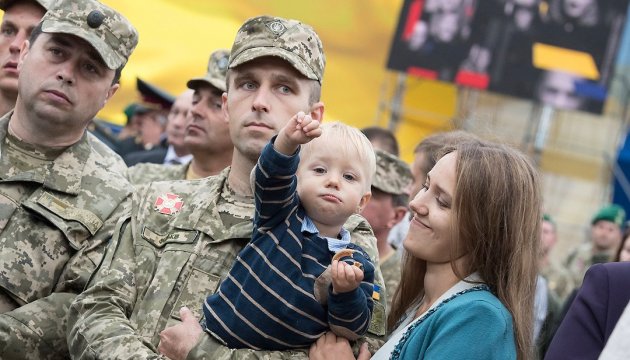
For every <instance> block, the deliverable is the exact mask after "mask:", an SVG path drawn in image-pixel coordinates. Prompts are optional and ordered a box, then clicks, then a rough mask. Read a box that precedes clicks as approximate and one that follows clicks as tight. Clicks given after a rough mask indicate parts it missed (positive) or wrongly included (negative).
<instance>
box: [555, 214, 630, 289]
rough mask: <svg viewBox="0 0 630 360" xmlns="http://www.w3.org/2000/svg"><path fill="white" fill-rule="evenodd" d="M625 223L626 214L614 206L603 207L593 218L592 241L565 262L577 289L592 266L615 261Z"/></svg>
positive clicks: (578, 248)
mask: <svg viewBox="0 0 630 360" xmlns="http://www.w3.org/2000/svg"><path fill="white" fill-rule="evenodd" d="M625 221H626V212H625V211H624V209H623V208H622V207H621V206H619V205H614V204H613V205H607V206H604V207H602V208H601V209H599V211H598V212H597V213H596V214H595V216H593V219H592V220H591V239H590V241H589V242H587V243H584V244H582V245H580V246H578V247H577V248H575V249H574V250H573V251H572V252H571V253H570V254H569V256H568V257H567V259H566V261H565V264H566V267H567V269H568V270H569V272H570V273H571V275H572V276H573V282H574V284H575V285H576V287H579V286H581V284H582V280H583V279H584V274H586V270H588V268H589V267H590V266H591V265H593V264H597V263H605V262H609V261H613V257H614V256H615V252H616V251H617V249H618V248H619V246H620V245H621V239H622V236H623V229H622V226H623V224H624V222H625Z"/></svg>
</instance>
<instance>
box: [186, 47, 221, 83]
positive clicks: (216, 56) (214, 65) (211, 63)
mask: <svg viewBox="0 0 630 360" xmlns="http://www.w3.org/2000/svg"><path fill="white" fill-rule="evenodd" d="M229 59H230V52H229V51H228V50H225V49H219V50H215V51H214V52H213V53H212V54H210V59H209V60H208V72H207V73H206V75H205V76H203V77H197V78H193V79H190V80H188V83H187V84H186V85H187V86H188V88H190V89H193V90H196V89H197V88H198V87H199V86H200V85H202V84H210V85H212V86H214V87H215V88H217V89H219V90H221V91H225V75H226V74H227V69H228V61H229Z"/></svg>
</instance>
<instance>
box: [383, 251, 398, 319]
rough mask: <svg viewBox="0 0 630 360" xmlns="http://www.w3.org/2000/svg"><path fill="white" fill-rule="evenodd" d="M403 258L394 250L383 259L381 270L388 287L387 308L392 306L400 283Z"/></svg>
mask: <svg viewBox="0 0 630 360" xmlns="http://www.w3.org/2000/svg"><path fill="white" fill-rule="evenodd" d="M400 267H401V259H400V256H399V254H398V253H397V252H396V251H395V250H392V252H390V253H389V256H387V257H386V258H385V259H381V272H382V273H383V278H384V279H385V288H386V289H387V310H388V311H389V309H391V308H392V298H393V296H394V292H395V291H396V289H397V288H398V284H399V283H400Z"/></svg>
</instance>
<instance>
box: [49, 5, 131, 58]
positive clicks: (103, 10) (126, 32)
mask: <svg viewBox="0 0 630 360" xmlns="http://www.w3.org/2000/svg"><path fill="white" fill-rule="evenodd" d="M41 24H42V31H43V32H45V33H64V34H70V35H75V36H78V37H80V38H82V39H84V40H85V41H87V42H88V43H89V44H90V45H92V46H93V47H94V49H95V50H96V51H97V52H98V53H99V55H101V57H102V58H103V61H104V62H105V64H106V65H107V67H108V68H110V69H112V70H115V69H118V68H119V67H121V66H123V65H125V64H126V63H127V60H128V59H129V56H130V55H131V53H132V52H133V49H134V48H135V47H136V45H137V44H138V32H137V31H136V29H135V28H134V27H133V25H131V23H130V22H129V21H128V20H127V19H126V18H125V17H123V16H122V15H121V14H120V13H118V12H117V11H116V10H114V9H112V8H110V7H108V6H105V5H103V4H101V3H99V2H98V1H96V0H82V1H76V0H57V1H55V3H54V5H53V7H51V8H50V9H48V12H47V13H46V15H44V17H43V18H42V22H41Z"/></svg>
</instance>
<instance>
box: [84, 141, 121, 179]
mask: <svg viewBox="0 0 630 360" xmlns="http://www.w3.org/2000/svg"><path fill="white" fill-rule="evenodd" d="M87 141H88V143H89V144H90V146H91V147H92V150H93V154H94V161H95V163H97V164H99V165H102V166H103V167H104V168H105V169H107V171H108V172H115V173H117V174H120V175H122V176H123V177H126V176H127V165H126V164H125V162H124V161H123V159H122V158H121V157H120V155H118V154H117V153H116V152H115V151H114V150H112V149H111V148H110V147H109V146H107V145H105V143H103V142H102V141H101V140H99V139H98V138H97V137H96V136H94V135H93V134H91V133H89V132H87Z"/></svg>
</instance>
